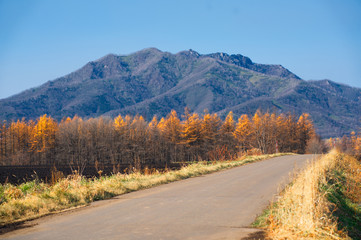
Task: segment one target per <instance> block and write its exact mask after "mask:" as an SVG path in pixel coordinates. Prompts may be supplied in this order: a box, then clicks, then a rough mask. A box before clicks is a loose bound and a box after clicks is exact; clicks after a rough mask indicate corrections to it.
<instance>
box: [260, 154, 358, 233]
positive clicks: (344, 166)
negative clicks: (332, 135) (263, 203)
mask: <svg viewBox="0 0 361 240" xmlns="http://www.w3.org/2000/svg"><path fill="white" fill-rule="evenodd" d="M336 173H342V176H343V178H342V179H341V178H340V177H339V175H337V174H336ZM340 181H343V183H342V184H340ZM340 187H341V188H342V189H341V188H340ZM338 192H340V193H341V192H345V195H342V196H340V195H337V194H338ZM336 193H337V194H336ZM335 194H336V195H337V197H339V198H337V199H339V200H340V201H339V202H337V201H333V200H332V198H333V196H335ZM351 198H352V201H350V204H354V203H357V202H358V203H360V201H361V164H360V163H359V162H357V161H356V160H355V159H354V158H351V157H345V156H344V155H342V154H339V153H337V152H336V151H332V152H331V153H329V154H327V155H325V156H323V157H322V158H321V159H320V160H318V161H314V162H312V163H310V164H309V167H308V168H307V169H306V170H305V171H303V172H302V173H300V174H299V175H298V176H297V178H296V179H295V180H294V181H293V183H292V184H290V185H289V186H288V187H286V189H285V190H284V192H283V194H282V196H281V198H280V199H279V200H278V201H277V202H275V203H273V204H272V205H271V207H270V209H268V211H267V213H266V215H267V216H266V217H265V216H263V218H265V219H266V220H262V219H259V221H261V222H262V221H266V225H267V234H268V237H269V238H271V239H349V236H348V235H347V230H349V229H351V231H354V230H355V229H357V226H358V227H360V226H361V225H360V224H361V222H360V219H356V218H355V217H354V216H352V217H351V218H352V219H351V220H349V219H347V221H346V223H345V224H340V219H339V217H335V216H337V215H336V214H335V213H336V212H340V211H343V212H342V213H341V215H345V214H346V215H347V214H348V213H347V211H349V210H342V209H340V208H341V207H340V206H341V205H340V204H339V203H343V202H345V201H346V199H351ZM352 202H353V203H352ZM347 206H348V207H349V206H351V205H347ZM352 206H354V207H355V209H354V210H355V211H356V212H357V211H359V214H360V213H361V208H360V207H359V208H358V209H357V204H356V205H352ZM353 214H354V213H353ZM351 215H352V214H351ZM258 224H259V223H258ZM350 224H354V225H355V226H356V228H355V229H353V228H352V227H351V228H349V225H350ZM259 225H262V224H259ZM356 231H357V230H356ZM353 234H356V235H355V236H357V234H358V233H355V232H353ZM351 235H352V234H351ZM355 239H357V238H355Z"/></svg>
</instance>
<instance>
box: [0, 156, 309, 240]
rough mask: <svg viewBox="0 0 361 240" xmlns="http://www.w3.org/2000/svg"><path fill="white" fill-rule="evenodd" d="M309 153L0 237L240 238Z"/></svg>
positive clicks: (119, 200)
mask: <svg viewBox="0 0 361 240" xmlns="http://www.w3.org/2000/svg"><path fill="white" fill-rule="evenodd" d="M314 157H315V156H313V155H296V156H283V157H277V158H272V159H268V160H264V161H262V162H256V163H252V164H248V165H245V166H241V167H237V168H233V169H230V170H225V171H221V172H217V173H213V174H209V175H206V176H202V177H196V178H191V179H187V180H182V181H178V182H174V183H170V184H166V185H162V186H159V187H155V188H152V189H147V190H142V191H138V192H133V193H129V194H125V195H122V196H119V197H116V198H113V199H111V200H106V201H99V202H95V203H93V204H91V205H90V206H89V207H85V208H81V209H79V210H76V211H73V212H67V213H63V214H59V215H53V216H48V217H44V218H41V219H38V220H35V221H33V222H30V224H31V225H34V226H32V227H28V228H23V229H18V230H15V231H12V232H8V233H6V234H4V235H1V236H0V238H4V239H47V240H48V239H50V240H57V239H77V240H81V239H86V240H88V239H142V240H143V239H207V240H208V239H241V238H242V237H244V236H246V235H247V234H248V233H250V232H253V231H254V230H252V229H249V228H247V227H248V226H249V225H250V224H251V223H252V222H253V221H254V219H255V218H256V216H257V215H258V214H260V213H261V212H262V210H263V209H264V208H265V207H266V206H267V205H268V204H269V202H270V201H271V200H272V198H273V197H274V196H275V195H276V194H277V193H278V192H279V190H280V188H282V186H284V184H285V183H287V182H288V181H289V178H290V177H289V176H290V173H291V172H292V171H293V169H295V168H298V169H299V168H301V167H303V166H304V165H305V163H306V162H307V160H312V159H313V158H314ZM280 186H281V187H280Z"/></svg>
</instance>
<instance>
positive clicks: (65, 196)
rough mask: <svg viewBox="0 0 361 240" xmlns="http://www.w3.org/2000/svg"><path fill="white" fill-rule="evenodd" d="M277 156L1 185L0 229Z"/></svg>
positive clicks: (250, 157)
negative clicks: (169, 169)
mask: <svg viewBox="0 0 361 240" xmlns="http://www.w3.org/2000/svg"><path fill="white" fill-rule="evenodd" d="M280 155H281V154H273V155H262V156H249V157H244V158H240V159H238V160H236V161H222V162H213V163H209V162H204V163H202V162H200V163H194V164H191V165H188V166H186V167H183V168H181V169H180V170H175V171H167V172H158V171H155V172H152V173H145V174H140V173H132V174H115V175H112V176H105V177H100V178H94V179H86V178H84V177H82V176H79V175H72V176H69V177H67V178H63V179H60V180H59V181H58V182H57V183H55V184H54V185H49V184H45V183H41V182H38V181H32V182H27V183H23V184H21V185H19V186H14V185H11V184H6V185H0V226H4V225H8V224H11V223H14V222H22V221H25V220H29V219H34V218H38V217H40V216H44V215H47V214H50V213H56V212H59V211H63V210H65V209H70V208H73V207H79V206H84V205H87V204H89V203H90V202H93V201H96V200H101V199H107V198H111V197H113V196H116V195H120V194H124V193H128V192H132V191H136V190H140V189H145V188H151V187H153V186H157V185H160V184H164V183H169V182H173V181H177V180H181V179H186V178H190V177H195V176H200V175H204V174H207V173H212V172H216V171H219V170H222V169H227V168H232V167H236V166H240V165H244V164H246V163H250V162H255V161H260V160H263V159H266V158H271V157H276V156H280ZM283 155H284V154H283Z"/></svg>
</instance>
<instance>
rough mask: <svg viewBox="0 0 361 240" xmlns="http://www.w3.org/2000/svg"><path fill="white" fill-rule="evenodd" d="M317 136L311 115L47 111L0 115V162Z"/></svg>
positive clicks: (212, 156)
mask: <svg viewBox="0 0 361 240" xmlns="http://www.w3.org/2000/svg"><path fill="white" fill-rule="evenodd" d="M313 136H315V131H314V127H313V124H312V121H311V120H310V116H309V115H308V114H302V115H301V116H300V117H298V118H297V117H296V116H295V115H292V114H286V115H285V114H276V113H269V112H266V113H262V112H261V111H257V112H256V113H255V114H254V115H253V116H249V115H242V116H241V117H240V118H239V119H238V121H237V120H235V119H234V116H233V113H232V112H230V113H229V114H228V115H227V117H226V118H225V120H224V121H222V120H221V119H220V117H219V116H218V115H217V114H209V113H205V114H203V115H201V116H200V115H198V114H197V113H190V112H189V111H188V110H186V111H185V113H184V114H183V115H182V117H179V116H178V114H177V113H176V112H175V111H174V110H173V111H171V113H169V115H168V116H167V117H166V118H161V119H159V120H158V119H157V117H154V118H153V119H152V120H151V121H150V122H147V121H146V120H145V119H144V118H143V117H142V116H135V117H130V116H125V117H123V116H120V115H119V116H118V117H116V118H115V119H110V118H102V117H99V118H91V119H88V120H85V119H82V118H80V117H77V116H75V117H73V118H66V119H63V120H62V121H61V122H59V123H58V122H57V121H55V120H54V119H52V118H51V117H49V116H47V115H43V116H41V117H40V118H39V119H37V120H36V121H25V120H24V119H23V120H18V121H13V122H10V123H6V122H3V124H2V126H1V129H0V165H52V164H55V165H72V166H78V167H79V168H80V169H82V168H84V166H86V165H87V164H92V165H102V164H118V163H119V164H124V163H126V164H132V165H133V166H141V165H143V166H144V165H148V164H149V165H151V164H162V165H165V164H167V163H170V162H183V161H199V160H219V159H222V158H232V157H235V156H237V154H239V153H245V152H247V151H248V152H253V153H257V152H258V153H274V152H276V151H279V152H297V153H304V152H305V150H306V147H307V143H308V142H309V140H310V139H312V138H313Z"/></svg>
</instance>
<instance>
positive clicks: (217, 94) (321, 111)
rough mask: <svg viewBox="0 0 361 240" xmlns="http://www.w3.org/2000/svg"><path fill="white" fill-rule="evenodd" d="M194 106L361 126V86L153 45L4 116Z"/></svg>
mask: <svg viewBox="0 0 361 240" xmlns="http://www.w3.org/2000/svg"><path fill="white" fill-rule="evenodd" d="M186 106H188V107H189V108H190V109H191V110H192V111H196V112H198V113H202V112H203V111H204V110H205V109H208V111H209V112H211V113H212V112H217V113H220V114H221V115H223V116H224V115H225V114H226V113H227V112H228V111H233V112H234V113H235V115H236V116H237V115H241V114H242V113H246V114H253V113H254V112H255V111H256V110H257V109H259V108H260V109H262V110H267V109H269V110H271V111H277V112H278V113H280V112H292V113H295V114H297V115H298V114H301V113H302V112H307V113H310V114H311V116H312V118H313V120H314V122H315V126H316V128H317V129H318V133H320V134H321V135H322V136H323V137H329V136H340V135H343V134H348V133H349V132H350V131H352V130H358V127H359V126H360V119H361V89H358V88H352V87H349V86H346V85H341V84H337V83H335V82H332V81H330V80H322V81H304V80H302V79H300V78H299V77H298V76H296V75H295V74H293V73H292V72H290V71H289V70H287V69H285V68H284V67H282V66H281V65H266V64H257V63H253V62H252V61H251V60H250V59H249V58H247V57H245V56H242V55H239V54H237V55H228V54H225V53H213V54H206V55H202V54H199V53H197V52H195V51H193V50H189V51H182V52H179V53H177V54H171V53H168V52H162V51H160V50H158V49H155V48H149V49H144V50H141V51H139V52H136V53H133V54H130V55H127V56H120V55H113V54H109V55H107V56H105V57H103V58H101V59H98V60H96V61H92V62H89V63H87V64H86V65H85V66H84V67H82V68H81V69H79V70H77V71H75V72H72V73H70V74H68V75H66V76H64V77H60V78H58V79H55V80H53V81H49V82H47V83H45V84H43V85H42V86H40V87H37V88H33V89H29V90H27V91H24V92H22V93H20V94H17V95H14V96H12V97H9V98H6V99H2V100H0V109H1V111H0V119H1V120H11V119H17V118H22V117H25V118H26V119H35V118H37V117H39V116H40V115H42V114H45V113H46V114H48V115H50V116H52V117H53V118H55V119H58V120H60V119H62V118H63V117H66V116H70V117H72V116H74V115H79V116H80V117H85V118H87V117H97V116H102V115H103V116H111V117H115V116H116V115H118V114H122V115H125V114H131V115H136V114H140V115H143V116H145V117H146V118H147V119H150V118H151V117H152V116H153V115H158V116H164V115H166V114H168V113H169V112H170V110H171V109H174V110H176V111H177V112H182V111H183V109H184V107H186Z"/></svg>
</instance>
